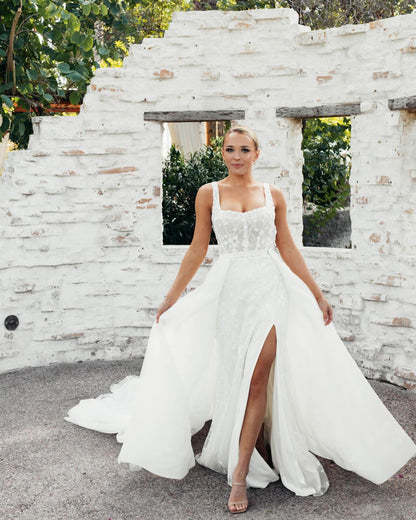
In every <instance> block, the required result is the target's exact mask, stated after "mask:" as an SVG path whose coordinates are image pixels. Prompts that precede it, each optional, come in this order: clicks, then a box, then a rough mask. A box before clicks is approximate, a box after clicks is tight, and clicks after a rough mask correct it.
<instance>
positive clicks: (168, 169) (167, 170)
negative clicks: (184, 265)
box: [162, 138, 228, 245]
mask: <svg viewBox="0 0 416 520" xmlns="http://www.w3.org/2000/svg"><path fill="white" fill-rule="evenodd" d="M221 146H222V139H221V138H219V139H214V140H213V141H212V146H205V147H203V148H202V149H201V150H198V151H197V152H195V153H193V154H192V155H190V156H188V157H185V156H184V155H183V153H182V152H181V151H180V150H178V149H177V148H175V146H172V147H171V149H170V152H169V156H168V158H167V159H166V160H165V162H164V165H163V203H162V210H163V243H164V244H165V245H174V244H175V245H176V244H186V245H188V244H190V243H191V241H192V236H193V231H194V226H195V197H196V194H197V191H198V189H199V188H200V187H201V186H202V185H203V184H206V183H207V182H212V181H216V180H220V179H223V178H224V177H226V176H227V173H228V172H227V167H226V166H225V164H224V163H223V161H222V156H221ZM215 243H216V241H215V236H214V234H213V233H211V239H210V244H215Z"/></svg>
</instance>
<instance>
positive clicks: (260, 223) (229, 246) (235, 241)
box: [211, 182, 276, 254]
mask: <svg viewBox="0 0 416 520" xmlns="http://www.w3.org/2000/svg"><path fill="white" fill-rule="evenodd" d="M211 184H212V196H213V202H212V216H211V219H212V226H213V228H214V232H215V236H216V238H217V242H218V246H219V250H220V254H221V253H237V252H244V251H258V250H267V249H274V248H275V239H276V226H275V223H274V217H275V209H274V204H273V199H272V196H271V193H270V186H269V185H268V184H267V183H264V193H265V205H264V206H261V207H259V208H255V209H252V210H250V211H246V212H244V213H242V212H241V211H233V210H229V209H227V210H225V209H221V206H220V198H219V193H218V184H217V182H212V183H211Z"/></svg>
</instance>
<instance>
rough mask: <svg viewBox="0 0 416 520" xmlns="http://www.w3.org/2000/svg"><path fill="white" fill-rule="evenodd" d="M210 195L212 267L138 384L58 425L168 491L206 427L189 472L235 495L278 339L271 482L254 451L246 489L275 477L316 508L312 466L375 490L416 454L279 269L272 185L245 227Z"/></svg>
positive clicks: (154, 346)
mask: <svg viewBox="0 0 416 520" xmlns="http://www.w3.org/2000/svg"><path fill="white" fill-rule="evenodd" d="M212 189H213V209H212V223H213V227H214V231H215V234H216V237H217V241H218V244H219V253H220V254H219V257H218V260H217V261H216V262H215V263H214V265H213V266H212V267H211V269H210V271H209V273H208V275H207V276H206V278H205V280H204V282H203V283H202V284H201V285H200V286H199V287H198V288H197V289H195V290H193V291H191V292H189V293H188V294H186V295H185V296H183V297H182V298H180V299H179V300H178V301H177V302H176V303H175V305H173V306H172V307H171V308H170V309H169V310H168V311H166V312H165V313H164V314H163V315H162V316H161V318H160V320H159V323H158V324H157V323H154V325H153V327H152V330H151V334H150V338H149V343H148V347H147V351H146V356H145V360H144V363H143V368H142V371H141V374H140V376H128V377H127V378H125V379H123V381H121V382H120V383H118V384H115V385H113V386H112V387H111V393H109V394H104V395H102V396H99V397H97V398H96V399H86V400H82V401H80V403H79V404H78V405H76V406H75V407H74V408H72V409H71V410H70V411H69V412H68V417H67V418H66V419H67V420H68V421H71V422H73V423H75V424H79V425H80V426H83V427H86V428H91V429H94V430H98V431H102V432H106V433H117V434H118V435H117V439H118V440H119V441H120V442H122V443H123V445H122V448H121V451H120V455H119V462H123V463H129V464H130V465H131V467H132V469H134V467H139V468H140V467H143V468H146V469H147V470H149V471H151V472H152V473H155V474H157V475H161V476H164V477H169V478H183V477H184V476H185V475H186V474H187V472H188V470H189V469H190V468H191V467H192V466H194V464H195V456H194V453H193V450H192V446H191V435H192V434H194V433H195V432H197V431H198V430H200V429H201V428H202V426H203V425H204V423H205V422H206V421H207V420H209V419H212V423H211V428H210V431H209V433H208V436H207V439H206V441H205V444H204V447H203V449H202V453H200V454H199V455H197V461H198V462H199V463H200V464H203V465H204V466H207V467H209V468H212V469H214V470H215V471H219V472H222V473H225V474H228V480H229V482H230V480H231V475H232V472H233V469H234V467H235V465H236V463H237V458H238V442H239V436H240V431H241V426H242V422H243V418H244V412H245V408H246V403H247V396H248V390H249V385H250V380H251V376H252V373H253V370H254V367H255V365H256V361H257V359H258V356H259V353H260V351H261V348H262V346H263V343H264V340H265V338H266V336H267V334H268V332H269V331H270V328H271V327H272V326H273V325H274V326H275V327H276V332H277V344H276V359H275V362H274V365H273V367H272V370H271V373H270V378H269V384H268V400H267V410H266V416H265V432H266V436H267V439H268V443H269V444H270V448H271V454H272V460H273V464H274V469H271V468H270V466H269V465H268V464H266V462H265V461H264V459H263V458H262V457H261V456H260V455H259V453H258V452H257V450H254V452H253V456H252V458H251V462H250V469H249V474H248V478H247V484H248V485H249V486H252V487H265V486H267V485H268V484H269V483H270V482H272V481H275V480H277V479H278V478H279V475H280V478H281V480H282V482H283V484H284V485H285V486H286V487H287V488H289V489H290V490H292V491H293V492H294V493H296V494H297V495H301V496H306V495H311V494H313V495H321V494H323V493H325V491H326V490H327V488H328V479H327V477H326V474H325V472H324V470H323V468H322V466H321V464H320V462H319V461H318V459H317V458H316V457H315V455H314V454H316V455H319V456H322V457H326V458H328V459H331V460H334V461H335V462H336V463H337V464H338V465H339V466H341V467H343V468H345V469H347V470H351V471H354V472H356V473H358V474H359V475H361V476H362V477H364V478H366V479H368V480H371V481H373V482H375V483H377V484H381V483H382V482H384V481H385V480H387V479H388V478H389V477H391V476H392V475H393V474H394V473H395V472H397V471H398V470H399V469H400V468H401V467H402V466H403V465H404V464H405V463H406V462H407V461H408V460H409V459H410V458H412V457H414V456H416V445H415V444H414V443H413V441H412V440H411V439H410V438H409V437H408V435H407V434H406V433H405V432H404V431H403V429H402V428H401V427H400V425H399V424H398V423H397V422H396V420H395V419H394V418H393V416H392V415H391V414H390V412H389V411H388V410H387V409H386V408H385V406H384V405H383V403H382V402H381V401H380V399H379V398H378V397H377V395H376V394H375V392H374V391H373V390H372V388H371V386H370V385H369V383H368V382H367V381H366V379H365V378H364V376H363V375H362V373H361V371H360V370H359V368H358V367H357V365H356V364H355V362H354V361H353V359H352V358H351V356H350V354H349V353H348V351H347V350H346V348H345V346H344V345H343V343H342V342H341V340H340V338H339V337H338V335H337V333H336V331H335V328H334V326H333V325H332V324H331V325H329V326H324V324H323V319H322V312H321V311H320V309H319V307H318V305H317V303H316V300H315V298H314V297H313V295H312V293H311V292H310V290H309V289H308V287H307V286H306V285H305V284H304V283H303V282H302V281H301V280H300V279H299V278H298V277H297V276H296V275H295V274H294V273H293V272H292V271H291V270H290V269H289V268H288V267H287V265H286V264H285V263H284V262H283V261H282V259H281V257H280V255H279V253H278V252H277V249H276V247H275V237H276V227H275V224H274V216H275V212H274V205H273V200H272V198H271V194H270V189H269V186H268V184H265V185H264V192H265V205H264V206H262V207H260V208H257V209H254V210H252V211H247V212H245V213H240V212H236V211H231V210H223V209H221V207H220V202H219V195H218V186H217V183H215V182H214V183H212Z"/></svg>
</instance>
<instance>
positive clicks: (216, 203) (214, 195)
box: [211, 181, 220, 210]
mask: <svg viewBox="0 0 416 520" xmlns="http://www.w3.org/2000/svg"><path fill="white" fill-rule="evenodd" d="M211 184H212V209H213V210H214V209H218V208H219V206H220V196H219V193H218V184H217V181H212V182H211Z"/></svg>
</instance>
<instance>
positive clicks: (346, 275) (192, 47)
mask: <svg viewBox="0 0 416 520" xmlns="http://www.w3.org/2000/svg"><path fill="white" fill-rule="evenodd" d="M415 26H416V14H412V15H407V16H398V17H395V18H389V19H385V20H381V21H378V22H373V23H370V24H365V25H358V26H353V25H348V26H344V27H340V28H338V29H329V30H319V31H310V29H309V28H307V27H304V26H300V25H298V24H297V16H296V14H295V12H294V11H292V10H290V9H265V10H253V11H240V12H230V13H226V12H219V11H210V12H188V13H178V14H176V15H175V16H174V18H173V21H172V23H171V26H170V28H169V30H168V31H167V32H166V34H165V37H164V38H163V39H145V40H144V41H143V43H142V44H141V45H133V46H132V47H131V49H130V55H129V57H128V58H127V59H126V60H125V62H124V65H123V67H122V68H119V69H99V70H97V72H96V75H95V77H94V78H93V80H92V82H91V85H90V86H89V90H88V93H87V95H86V97H85V100H84V103H83V106H82V110H81V113H80V115H79V116H77V117H67V118H60V117H52V118H51V117H47V118H38V119H37V120H36V121H35V134H34V136H32V138H31V140H30V145H29V149H28V150H26V151H21V152H15V153H12V154H10V155H9V158H8V160H7V163H6V168H5V173H4V175H3V177H2V178H1V185H0V210H1V229H0V237H1V255H0V290H1V301H2V304H1V312H2V315H1V317H0V318H1V322H3V320H4V318H5V317H6V316H7V315H9V314H16V315H17V316H18V317H19V320H20V325H19V327H18V329H17V330H16V331H14V332H10V331H7V330H6V329H5V328H3V325H2V331H1V338H0V342H1V343H0V370H3V371H5V370H9V369H12V368H19V367H25V366H30V365H32V366H35V365H42V364H48V363H52V362H69V361H76V360H87V359H91V358H103V359H111V358H123V357H124V358H125V357H130V356H132V355H137V354H140V353H143V352H144V350H145V346H146V338H147V336H148V333H149V328H150V326H151V323H152V321H153V317H154V311H155V308H156V307H157V306H158V304H159V302H160V300H161V299H162V297H163V296H164V294H165V292H166V291H167V289H168V287H169V285H170V283H171V282H172V280H173V278H174V275H175V273H176V271H177V268H178V265H179V263H180V261H181V259H182V256H183V254H184V248H182V247H172V246H169V247H168V246H163V245H162V216H161V141H162V125H161V124H160V123H158V122H151V121H148V122H145V121H144V119H143V112H144V111H151V110H155V111H161V110H224V109H241V110H245V123H247V124H249V125H251V126H252V127H254V128H255V129H256V130H257V131H258V133H259V136H260V140H261V143H262V155H261V158H260V160H259V161H258V162H257V165H256V175H257V177H258V179H259V180H260V181H267V182H270V183H274V184H276V185H277V186H280V187H281V188H282V189H283V190H284V192H285V193H286V196H287V200H288V207H289V222H290V225H291V229H292V232H293V235H294V237H295V239H296V241H297V243H298V244H300V241H301V232H302V195H301V193H302V192H301V185H302V162H303V158H302V153H301V122H300V120H295V119H284V118H277V117H276V116H275V109H276V108H278V107H281V106H294V107H296V106H311V107H312V106H316V105H322V104H332V103H347V102H360V103H361V114H359V115H356V116H353V117H352V143H351V153H352V175H351V186H352V195H351V206H352V207H351V221H352V249H351V250H341V249H323V248H305V249H304V251H303V252H304V255H305V257H306V259H307V261H308V264H309V266H310V268H311V270H312V271H313V274H314V275H315V276H316V278H317V280H318V282H319V283H320V284H321V286H322V287H323V289H324V291H325V292H326V294H327V296H328V298H329V300H330V301H331V303H332V304H333V306H334V308H335V322H336V325H337V327H338V330H339V331H340V333H341V336H342V337H343V339H344V340H345V341H346V344H347V347H348V348H349V350H350V351H351V353H352V354H353V355H354V357H355V359H356V360H357V361H358V363H359V364H360V366H361V367H362V369H363V370H364V372H365V373H366V375H368V376H371V377H376V378H383V379H387V380H389V381H393V382H395V383H397V384H400V385H403V386H405V387H407V388H415V386H416V352H415V340H416V329H415V327H416V313H415V309H416V291H415V289H416V282H415V279H416V278H415V256H416V226H415V224H416V214H415V192H416V166H415V159H416V146H415V144H416V114H414V113H411V112H409V111H407V112H406V111H391V110H390V109H389V108H388V99H389V98H396V97H401V96H411V95H414V94H416V91H415V85H416V33H415ZM216 254H217V252H216V250H215V247H211V248H210V250H209V253H208V257H207V259H206V261H205V264H204V266H203V267H202V268H201V269H200V271H199V273H198V274H197V276H196V278H195V279H194V281H193V282H192V283H191V286H195V285H198V283H200V281H201V280H202V279H203V277H204V276H205V273H206V269H207V267H208V265H209V264H210V263H211V262H212V261H213V260H214V259H215V256H216Z"/></svg>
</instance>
